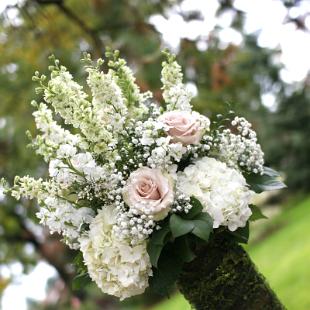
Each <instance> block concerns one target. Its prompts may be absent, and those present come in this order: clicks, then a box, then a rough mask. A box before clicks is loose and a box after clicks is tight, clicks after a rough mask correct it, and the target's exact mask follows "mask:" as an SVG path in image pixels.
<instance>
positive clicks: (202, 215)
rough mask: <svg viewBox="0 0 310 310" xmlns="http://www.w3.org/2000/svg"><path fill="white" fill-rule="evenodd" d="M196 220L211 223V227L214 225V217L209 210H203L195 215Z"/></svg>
mask: <svg viewBox="0 0 310 310" xmlns="http://www.w3.org/2000/svg"><path fill="white" fill-rule="evenodd" d="M195 220H201V221H204V222H206V223H209V224H210V226H211V227H213V220H212V217H211V216H210V215H209V213H207V212H202V213H200V214H198V215H197V216H196V217H195Z"/></svg>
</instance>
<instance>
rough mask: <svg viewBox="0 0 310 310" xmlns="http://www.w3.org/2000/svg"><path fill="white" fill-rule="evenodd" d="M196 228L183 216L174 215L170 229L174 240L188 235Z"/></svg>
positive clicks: (171, 218)
mask: <svg viewBox="0 0 310 310" xmlns="http://www.w3.org/2000/svg"><path fill="white" fill-rule="evenodd" d="M194 228H195V225H194V223H193V222H192V221H191V220H185V219H183V218H182V217H181V216H179V215H176V214H172V215H171V217H170V229H171V232H172V236H173V237H174V238H177V237H180V236H183V235H186V234H188V233H190V232H191V231H192V230H193V229H194Z"/></svg>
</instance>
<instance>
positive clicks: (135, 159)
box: [7, 51, 284, 300]
mask: <svg viewBox="0 0 310 310" xmlns="http://www.w3.org/2000/svg"><path fill="white" fill-rule="evenodd" d="M164 54H165V56H166V60H165V61H164V62H163V63H162V72H161V82H162V90H163V93H162V97H163V101H164V102H163V103H162V104H161V105H159V104H158V103H157V102H156V101H155V100H152V94H151V93H149V92H146V93H141V92H140V89H139V87H138V86H137V84H136V83H135V78H134V76H133V73H132V71H131V70H130V69H129V67H128V66H127V64H126V62H125V60H124V59H121V58H120V57H119V53H118V51H114V52H112V51H109V52H107V53H106V58H107V60H106V61H104V60H102V59H99V60H98V61H96V62H93V61H92V60H91V58H90V55H88V54H85V55H84V58H83V59H82V61H83V63H84V66H85V70H86V73H87V80H86V82H87V90H84V89H83V87H82V86H81V85H79V84H78V83H77V82H75V81H74V80H73V77H72V75H71V74H70V73H69V72H68V70H67V69H66V68H65V67H64V66H62V65H60V63H59V60H57V59H55V58H54V57H52V59H53V65H52V66H50V67H49V70H50V72H51V75H50V79H49V80H48V81H47V78H46V76H44V75H40V74H39V73H38V72H36V73H35V75H34V77H33V80H34V81H35V82H37V83H38V84H39V86H38V87H37V88H36V91H37V93H42V97H43V99H42V102H41V103H37V102H35V101H33V102H32V105H33V106H34V107H35V108H36V111H35V112H34V113H33V116H34V119H35V123H36V127H37V129H38V131H39V134H38V135H37V136H36V137H35V138H32V143H31V145H32V146H33V148H34V149H35V150H36V153H37V154H40V155H42V156H43V157H44V160H45V161H46V162H47V163H48V165H49V178H47V179H45V180H43V179H41V178H40V179H34V178H32V177H29V176H25V177H16V179H15V182H14V185H13V186H12V187H11V188H8V189H7V191H8V192H10V194H11V195H12V196H14V197H15V198H17V199H20V198H21V197H24V198H27V199H33V198H35V199H37V201H38V204H39V206H40V209H39V212H38V213H37V217H38V218H39V220H40V223H42V224H44V225H46V226H48V228H49V230H50V232H51V233H55V232H56V233H58V234H60V235H62V237H63V241H64V242H65V243H66V244H67V245H68V246H69V247H70V248H71V249H74V250H77V259H76V263H77V264H78V270H79V272H80V274H79V275H78V276H77V279H81V278H87V277H89V278H90V279H92V280H93V281H94V282H95V283H96V284H97V286H98V287H99V288H100V289H101V290H102V291H103V292H104V293H107V294H110V295H114V296H117V297H119V298H120V299H121V300H123V299H125V298H128V297H130V296H134V295H138V294H142V293H143V292H144V291H145V289H146V288H147V287H148V286H150V287H151V288H153V289H155V290H157V291H158V292H165V291H166V290H167V289H168V288H169V287H170V286H171V285H173V283H174V282H175V280H176V279H177V277H178V275H179V273H180V272H181V270H182V266H183V264H184V263H187V262H190V261H191V260H193V259H194V258H195V249H196V248H197V247H199V246H200V245H201V244H204V243H206V242H208V240H209V239H210V238H213V237H214V236H215V235H216V234H218V233H221V234H227V236H229V237H230V238H235V240H236V242H239V241H246V240H247V238H248V223H249V221H250V220H255V219H258V218H260V217H263V215H262V213H261V212H260V211H259V209H258V208H257V207H255V206H254V205H251V201H252V198H253V195H254V194H255V192H257V193H258V192H262V191H264V190H271V189H277V188H281V187H283V186H284V185H283V183H281V182H280V181H279V180H278V177H279V175H278V174H277V173H276V172H275V171H274V170H272V169H270V168H267V167H264V153H263V152H262V150H261V147H260V145H259V144H258V142H257V136H256V133H255V131H254V130H253V129H252V126H251V124H250V123H249V122H248V121H247V120H246V119H245V118H243V117H238V116H236V115H235V114H234V112H232V111H227V114H226V115H217V117H216V118H215V119H214V120H210V119H209V118H207V117H206V116H203V115H201V114H199V113H198V112H195V111H193V110H192V105H191V99H192V94H191V93H190V92H189V91H188V89H187V88H186V86H185V84H183V81H182V80H183V75H182V72H181V67H180V66H179V65H178V63H177V62H176V60H175V56H173V55H171V54H169V53H168V52H165V53H164ZM102 68H105V70H103V71H102ZM56 120H58V122H57V121H56ZM61 125H63V126H61Z"/></svg>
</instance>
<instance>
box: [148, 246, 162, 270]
mask: <svg viewBox="0 0 310 310" xmlns="http://www.w3.org/2000/svg"><path fill="white" fill-rule="evenodd" d="M163 247H164V245H158V244H154V243H151V242H149V243H148V245H147V252H148V254H149V256H150V261H151V264H152V266H154V267H156V268H157V263H158V259H159V257H160V254H161V251H162V249H163Z"/></svg>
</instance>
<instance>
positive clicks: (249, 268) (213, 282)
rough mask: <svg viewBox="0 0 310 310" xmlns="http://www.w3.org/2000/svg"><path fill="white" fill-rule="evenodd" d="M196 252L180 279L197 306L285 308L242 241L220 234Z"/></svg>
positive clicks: (258, 309)
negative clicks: (242, 244) (242, 245)
mask: <svg viewBox="0 0 310 310" xmlns="http://www.w3.org/2000/svg"><path fill="white" fill-rule="evenodd" d="M196 254H197V257H196V258H195V260H194V261H192V262H191V263H189V264H187V265H186V266H185V268H184V271H183V273H182V274H181V276H180V278H179V280H178V286H179V289H180V291H181V293H182V294H183V295H184V296H185V298H186V299H187V300H188V301H189V302H190V304H191V305H192V306H193V307H194V308H195V309H197V310H207V309H208V310H213V309H214V310H225V309H236V310H278V309H285V308H284V306H283V305H282V304H281V302H280V301H279V299H278V298H277V296H276V295H275V293H274V292H273V291H272V290H271V288H270V287H269V285H268V284H267V283H266V281H265V279H264V277H263V276H262V275H261V274H260V273H259V272H258V271H257V270H256V267H255V265H254V264H253V262H252V261H251V259H250V257H249V256H248V254H247V253H246V252H245V251H244V249H243V248H242V247H241V246H240V245H238V244H236V243H235V242H232V241H230V240H227V239H225V238H223V237H217V238H215V239H214V240H212V241H210V242H209V243H208V245H207V246H205V247H203V248H201V249H199V250H197V251H196ZM275 264H276V262H275Z"/></svg>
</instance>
